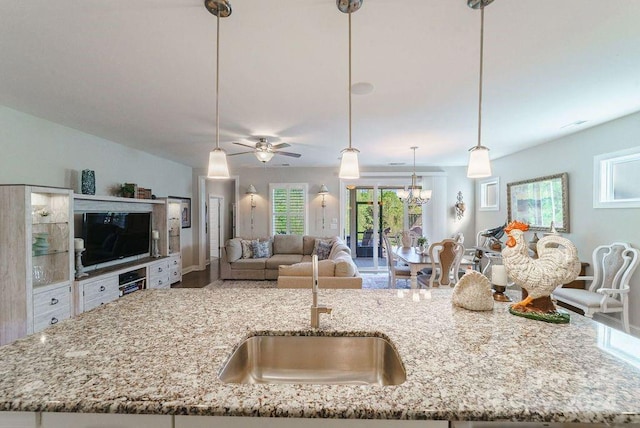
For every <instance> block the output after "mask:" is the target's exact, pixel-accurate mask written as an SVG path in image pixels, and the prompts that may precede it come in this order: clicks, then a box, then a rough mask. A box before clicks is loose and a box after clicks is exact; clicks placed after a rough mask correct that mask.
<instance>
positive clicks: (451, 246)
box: [429, 239, 464, 287]
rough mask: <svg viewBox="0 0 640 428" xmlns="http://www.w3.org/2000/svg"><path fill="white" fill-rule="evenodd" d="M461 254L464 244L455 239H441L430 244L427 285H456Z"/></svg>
mask: <svg viewBox="0 0 640 428" xmlns="http://www.w3.org/2000/svg"><path fill="white" fill-rule="evenodd" d="M463 254H464V246H463V245H462V244H461V243H460V242H457V241H456V240H455V239H443V240H442V241H440V242H434V243H433V244H431V246H430V247H429V258H430V259H431V275H430V277H429V286H431V287H439V286H440V285H449V286H451V287H453V286H454V285H456V283H457V282H458V273H459V272H460V262H461V261H462V256H463Z"/></svg>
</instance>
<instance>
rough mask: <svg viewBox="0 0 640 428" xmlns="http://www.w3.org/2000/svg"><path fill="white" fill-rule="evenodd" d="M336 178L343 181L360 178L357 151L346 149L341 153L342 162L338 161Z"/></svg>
mask: <svg viewBox="0 0 640 428" xmlns="http://www.w3.org/2000/svg"><path fill="white" fill-rule="evenodd" d="M338 177H340V178H343V179H356V178H360V166H359V165H358V150H357V149H352V148H348V149H344V150H343V151H342V161H340V173H339V174H338Z"/></svg>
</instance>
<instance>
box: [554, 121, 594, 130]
mask: <svg viewBox="0 0 640 428" xmlns="http://www.w3.org/2000/svg"><path fill="white" fill-rule="evenodd" d="M587 122H588V120H576V121H575V122H571V123H567V124H566V125H564V126H561V127H560V129H564V128H569V127H571V126H580V125H582V124H584V123H587Z"/></svg>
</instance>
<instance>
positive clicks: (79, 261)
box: [75, 248, 89, 279]
mask: <svg viewBox="0 0 640 428" xmlns="http://www.w3.org/2000/svg"><path fill="white" fill-rule="evenodd" d="M75 252H76V279H78V278H82V277H84V276H89V274H88V273H85V271H84V266H82V253H84V248H82V249H76V250H75Z"/></svg>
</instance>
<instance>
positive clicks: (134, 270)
mask: <svg viewBox="0 0 640 428" xmlns="http://www.w3.org/2000/svg"><path fill="white" fill-rule="evenodd" d="M175 258H176V257H174V256H172V257H160V258H153V257H145V258H142V259H139V260H136V261H132V262H127V263H123V264H120V265H117V266H110V267H107V268H103V269H96V270H94V271H92V272H89V276H88V277H85V278H81V279H79V280H76V281H75V282H74V296H75V298H74V307H75V311H74V314H75V315H79V314H81V313H83V312H86V311H88V310H91V309H93V308H95V307H97V306H100V305H104V304H106V303H109V302H112V301H114V300H116V299H118V298H120V297H123V296H126V295H127V294H130V293H133V292H135V291H138V290H142V289H145V288H170V287H171V279H170V278H171V277H170V275H171V272H172V270H171V264H172V263H173V262H175V260H174V259H175Z"/></svg>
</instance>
